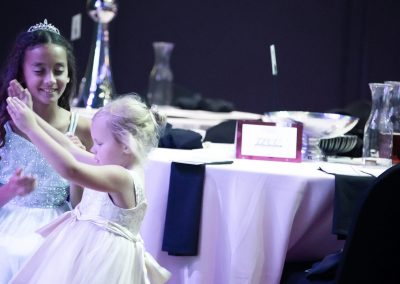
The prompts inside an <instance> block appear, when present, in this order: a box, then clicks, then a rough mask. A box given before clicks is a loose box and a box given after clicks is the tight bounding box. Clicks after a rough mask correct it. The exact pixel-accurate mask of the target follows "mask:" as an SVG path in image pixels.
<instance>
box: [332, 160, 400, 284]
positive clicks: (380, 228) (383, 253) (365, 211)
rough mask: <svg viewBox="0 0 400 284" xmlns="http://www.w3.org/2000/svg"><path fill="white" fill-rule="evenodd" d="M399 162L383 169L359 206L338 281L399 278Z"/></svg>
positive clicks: (342, 283) (345, 283)
mask: <svg viewBox="0 0 400 284" xmlns="http://www.w3.org/2000/svg"><path fill="white" fill-rule="evenodd" d="M399 224H400V164H398V165H395V166H393V167H391V168H389V169H388V170H386V171H385V172H384V173H382V174H381V175H380V176H379V177H378V178H377V179H376V180H375V182H374V183H373V185H372V186H371V187H370V189H369V192H368V194H367V195H366V196H365V199H364V201H363V202H362V203H361V204H360V207H359V208H358V211H357V215H356V216H355V218H354V221H353V223H352V225H351V228H350V232H349V235H348V237H347V240H346V244H345V247H344V250H343V255H342V259H341V261H340V264H339V269H338V271H337V274H336V281H335V282H336V283H338V284H347V283H348V284H354V283H363V284H365V283H367V284H368V283H396V282H399V280H400V276H399V275H400V273H399V271H398V270H399V264H400V262H399V261H398V258H399V256H400V249H399V248H400V233H399V228H398V225H399Z"/></svg>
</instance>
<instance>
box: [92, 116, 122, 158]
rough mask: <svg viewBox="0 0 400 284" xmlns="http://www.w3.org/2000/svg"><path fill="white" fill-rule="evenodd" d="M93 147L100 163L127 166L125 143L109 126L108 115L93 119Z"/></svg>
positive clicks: (93, 151)
mask: <svg viewBox="0 0 400 284" xmlns="http://www.w3.org/2000/svg"><path fill="white" fill-rule="evenodd" d="M91 134H92V139H93V147H92V149H91V152H92V153H93V154H95V159H96V161H97V163H98V164H100V165H121V166H126V164H125V162H126V160H127V155H126V151H125V148H126V147H125V145H124V144H122V143H120V142H118V141H117V140H116V139H115V138H114V135H113V134H112V133H111V131H110V130H109V129H108V127H107V115H100V116H98V117H96V118H95V119H93V121H92V126H91Z"/></svg>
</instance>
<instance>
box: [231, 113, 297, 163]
mask: <svg viewBox="0 0 400 284" xmlns="http://www.w3.org/2000/svg"><path fill="white" fill-rule="evenodd" d="M302 133H303V125H302V124H301V123H291V124H284V125H281V124H277V123H275V122H262V121H257V120H238V122H237V126H236V138H235V139H236V140H235V141H236V158H239V159H256V160H271V161H284V162H301V143H302Z"/></svg>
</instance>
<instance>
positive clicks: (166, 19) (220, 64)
mask: <svg viewBox="0 0 400 284" xmlns="http://www.w3.org/2000/svg"><path fill="white" fill-rule="evenodd" d="M398 11H400V1H398V0H392V1H382V0H380V1H378V0H335V1H318V0H313V1H288V0H271V1H267V0H264V1H262V0H253V1H240V0H222V1H221V0H220V1H218V0H129V1H127V0H126V1H120V2H119V11H118V15H117V16H116V18H115V19H114V20H113V21H112V22H111V23H110V50H111V64H112V71H113V77H114V82H115V86H116V89H117V92H118V93H126V92H131V91H136V92H139V93H140V94H142V95H145V93H146V89H147V84H148V75H149V72H150V69H151V67H152V65H153V62H154V57H153V56H154V55H153V49H152V42H153V41H171V42H174V43H175V48H174V50H173V53H172V57H171V67H172V69H173V72H174V76H175V79H174V81H175V84H176V85H178V86H179V87H181V88H183V89H186V90H188V92H193V93H200V94H202V95H203V97H206V98H214V99H224V100H228V101H231V102H233V103H234V105H235V108H236V110H241V111H250V112H258V113H262V112H264V111H270V110H308V111H327V110H330V109H336V108H342V107H344V106H345V105H347V104H349V103H351V102H353V101H357V100H370V92H369V88H368V83H369V82H382V81H385V80H399V81H400V68H399V64H400V39H399V38H400V20H399V17H398V13H399V12H398ZM2 12H3V13H2V14H3V15H2V17H1V18H0V23H1V26H2V27H3V28H2V29H1V45H0V60H1V62H2V63H3V62H4V59H5V57H6V54H7V52H8V50H9V47H10V44H11V42H12V41H13V40H14V38H15V35H16V33H17V32H19V31H21V30H23V29H26V28H27V27H29V26H30V25H31V24H34V23H36V22H39V21H42V20H43V19H44V18H47V19H48V20H49V22H51V23H53V24H55V25H56V26H58V27H59V28H60V30H61V32H62V33H63V34H64V35H65V36H66V37H68V38H69V36H70V30H71V27H70V26H71V17H72V16H73V15H75V14H78V13H81V14H82V20H83V21H82V24H83V25H82V38H81V39H78V40H76V41H74V42H73V45H74V47H75V53H76V56H77V61H78V67H79V69H78V70H79V76H80V77H82V76H83V74H84V72H85V68H86V64H87V60H88V56H89V51H90V46H91V40H92V35H93V32H94V23H93V21H92V20H91V19H90V18H89V16H88V15H87V13H86V4H85V1H83V0H82V1H77V0H69V1H54V0H36V1H28V0H23V1H9V2H5V4H3V5H2ZM271 44H274V45H275V48H276V57H277V63H278V76H276V77H274V76H272V71H271V60H270V51H269V46H270V45H271Z"/></svg>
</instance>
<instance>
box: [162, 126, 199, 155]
mask: <svg viewBox="0 0 400 284" xmlns="http://www.w3.org/2000/svg"><path fill="white" fill-rule="evenodd" d="M158 147H159V148H172V149H200V148H203V144H202V136H201V135H200V134H199V133H197V132H195V131H192V130H187V129H181V128H172V125H171V124H169V123H167V125H166V127H165V130H164V133H163V135H162V136H161V137H160V140H159V142H158Z"/></svg>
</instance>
